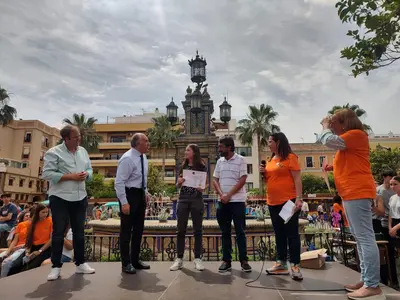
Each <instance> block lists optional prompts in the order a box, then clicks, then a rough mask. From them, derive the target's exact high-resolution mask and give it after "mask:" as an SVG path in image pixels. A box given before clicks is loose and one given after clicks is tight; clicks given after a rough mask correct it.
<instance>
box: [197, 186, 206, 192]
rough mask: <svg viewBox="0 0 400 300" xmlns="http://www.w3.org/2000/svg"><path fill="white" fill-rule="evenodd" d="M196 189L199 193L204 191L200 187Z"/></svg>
mask: <svg viewBox="0 0 400 300" xmlns="http://www.w3.org/2000/svg"><path fill="white" fill-rule="evenodd" d="M196 190H197V191H198V192H200V193H202V192H204V189H203V188H201V187H197V188H196Z"/></svg>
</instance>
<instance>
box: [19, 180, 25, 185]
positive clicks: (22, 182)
mask: <svg viewBox="0 0 400 300" xmlns="http://www.w3.org/2000/svg"><path fill="white" fill-rule="evenodd" d="M24 183H25V179H20V180H19V187H23V186H24Z"/></svg>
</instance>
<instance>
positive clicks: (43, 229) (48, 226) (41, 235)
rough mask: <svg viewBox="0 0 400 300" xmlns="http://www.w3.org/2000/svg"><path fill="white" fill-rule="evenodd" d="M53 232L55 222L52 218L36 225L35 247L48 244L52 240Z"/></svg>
mask: <svg viewBox="0 0 400 300" xmlns="http://www.w3.org/2000/svg"><path fill="white" fill-rule="evenodd" d="M52 230H53V221H52V219H51V217H47V218H46V219H44V220H42V221H39V222H37V223H36V226H35V231H34V232H33V243H32V244H33V245H34V246H38V245H43V244H46V243H47V242H48V241H49V240H50V239H51V232H52Z"/></svg>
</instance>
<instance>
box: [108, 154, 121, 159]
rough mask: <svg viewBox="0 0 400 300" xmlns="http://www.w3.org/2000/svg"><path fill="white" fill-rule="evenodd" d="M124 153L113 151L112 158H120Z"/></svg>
mask: <svg viewBox="0 0 400 300" xmlns="http://www.w3.org/2000/svg"><path fill="white" fill-rule="evenodd" d="M122 155H123V153H112V154H111V155H110V159H120V158H121V156H122Z"/></svg>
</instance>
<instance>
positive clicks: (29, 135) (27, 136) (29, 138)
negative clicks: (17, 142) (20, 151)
mask: <svg viewBox="0 0 400 300" xmlns="http://www.w3.org/2000/svg"><path fill="white" fill-rule="evenodd" d="M31 141H32V133H31V132H25V137H24V143H30V142H31Z"/></svg>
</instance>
